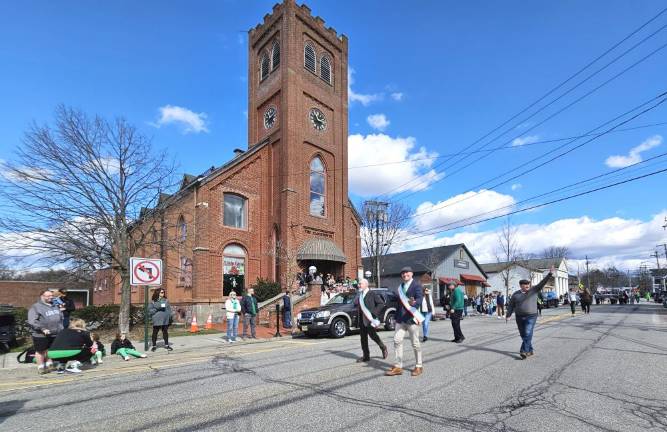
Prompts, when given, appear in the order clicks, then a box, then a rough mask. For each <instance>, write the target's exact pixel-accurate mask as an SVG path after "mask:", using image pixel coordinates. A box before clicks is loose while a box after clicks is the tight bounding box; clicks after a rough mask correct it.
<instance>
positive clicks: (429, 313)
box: [421, 287, 435, 342]
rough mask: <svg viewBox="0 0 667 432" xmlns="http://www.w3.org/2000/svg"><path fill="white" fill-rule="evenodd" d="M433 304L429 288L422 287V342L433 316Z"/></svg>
mask: <svg viewBox="0 0 667 432" xmlns="http://www.w3.org/2000/svg"><path fill="white" fill-rule="evenodd" d="M434 310H435V306H433V297H432V296H431V289H430V288H428V287H426V288H424V298H423V299H422V305H421V313H422V315H424V321H423V322H422V335H423V336H424V337H423V338H422V342H426V341H427V340H428V329H429V324H430V323H431V317H433V311H434Z"/></svg>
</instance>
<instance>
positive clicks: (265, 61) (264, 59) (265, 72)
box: [259, 51, 269, 81]
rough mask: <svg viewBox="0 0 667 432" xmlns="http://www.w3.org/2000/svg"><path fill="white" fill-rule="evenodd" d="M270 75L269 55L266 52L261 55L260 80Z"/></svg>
mask: <svg viewBox="0 0 667 432" xmlns="http://www.w3.org/2000/svg"><path fill="white" fill-rule="evenodd" d="M267 76H269V55H268V54H267V53H266V51H265V52H263V53H262V55H261V56H260V57H259V80H260V81H261V80H263V79H264V78H266V77H267Z"/></svg>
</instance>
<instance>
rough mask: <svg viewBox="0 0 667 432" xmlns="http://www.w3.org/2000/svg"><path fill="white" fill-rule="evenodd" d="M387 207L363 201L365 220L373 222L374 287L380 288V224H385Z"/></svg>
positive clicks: (378, 202)
mask: <svg viewBox="0 0 667 432" xmlns="http://www.w3.org/2000/svg"><path fill="white" fill-rule="evenodd" d="M387 206H389V203H386V202H382V201H364V207H365V210H366V220H368V221H375V285H376V287H377V288H380V222H383V223H384V222H387Z"/></svg>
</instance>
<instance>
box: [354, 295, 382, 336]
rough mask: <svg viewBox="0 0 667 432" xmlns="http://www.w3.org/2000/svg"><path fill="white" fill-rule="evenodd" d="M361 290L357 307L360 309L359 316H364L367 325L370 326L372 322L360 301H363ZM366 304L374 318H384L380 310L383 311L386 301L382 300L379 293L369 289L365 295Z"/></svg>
mask: <svg viewBox="0 0 667 432" xmlns="http://www.w3.org/2000/svg"><path fill="white" fill-rule="evenodd" d="M361 294H362V293H361V291H359V297H357V300H356V304H357V308H358V309H359V317H361V318H362V320H363V323H364V325H365V326H366V327H368V326H369V325H370V324H371V323H370V321H368V319H367V318H366V315H364V313H363V312H362V310H361V305H360V304H359V302H360V301H361ZM364 304H365V305H366V307H367V308H368V310H369V311H371V315H373V318H377V319H379V320H382V317H380V312H382V308H383V307H384V302H383V301H382V298H380V296H379V295H377V293H375V292H374V291H372V290H368V293H367V294H366V297H364Z"/></svg>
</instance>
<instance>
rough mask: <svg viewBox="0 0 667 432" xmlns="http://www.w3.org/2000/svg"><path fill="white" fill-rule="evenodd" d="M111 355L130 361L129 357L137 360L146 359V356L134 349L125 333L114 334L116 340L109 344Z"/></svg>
mask: <svg viewBox="0 0 667 432" xmlns="http://www.w3.org/2000/svg"><path fill="white" fill-rule="evenodd" d="M111 354H112V355H113V354H118V355H119V356H120V357H121V358H122V359H123V360H125V361H128V360H130V356H132V357H138V358H146V354H142V353H140V352H139V351H137V350H135V349H134V345H132V342H130V340H129V339H128V338H127V335H126V334H125V333H116V338H115V339H114V341H113V342H112V343H111Z"/></svg>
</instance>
